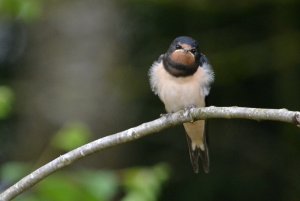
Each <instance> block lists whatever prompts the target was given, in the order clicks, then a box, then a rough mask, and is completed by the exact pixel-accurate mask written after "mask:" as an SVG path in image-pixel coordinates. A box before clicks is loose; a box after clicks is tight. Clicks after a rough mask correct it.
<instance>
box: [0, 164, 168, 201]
mask: <svg viewBox="0 0 300 201" xmlns="http://www.w3.org/2000/svg"><path fill="white" fill-rule="evenodd" d="M25 172H28V165H26V164H22V163H16V162H10V163H7V164H5V165H3V166H2V167H1V168H0V173H1V180H2V182H5V183H12V182H13V181H16V179H18V178H21V176H24V175H25ZM169 175H170V170H169V167H168V166H167V165H166V164H158V165H155V166H154V167H148V168H137V167H136V168H129V169H124V170H121V171H109V170H87V169H84V170H77V171H70V170H69V171H61V172H59V173H55V174H54V175H52V176H50V177H48V178H46V179H45V180H43V181H42V182H41V183H39V184H38V185H37V186H36V187H35V188H33V189H32V190H31V192H30V193H25V194H22V195H20V196H19V197H17V198H16V199H15V200H16V201H36V200H44V201H53V200H57V201H58V200H62V201H81V200H89V201H110V200H114V199H116V198H118V199H120V200H123V201H154V200H157V199H158V197H159V195H160V192H161V189H162V187H163V184H164V183H165V182H166V181H167V180H168V179H169Z"/></svg>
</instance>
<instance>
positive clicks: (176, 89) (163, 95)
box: [158, 78, 205, 112]
mask: <svg viewBox="0 0 300 201" xmlns="http://www.w3.org/2000/svg"><path fill="white" fill-rule="evenodd" d="M177 79H180V78H177ZM158 96H159V97H160V99H161V100H162V101H163V103H164V104H165V107H166V110H167V111H168V112H175V111H178V110H181V109H184V108H186V107H189V106H198V107H203V106H205V103H204V96H203V95H202V94H201V90H200V86H199V84H198V83H193V82H192V80H189V81H186V82H177V81H176V80H165V81H164V84H162V86H161V89H160V92H159V94H158Z"/></svg>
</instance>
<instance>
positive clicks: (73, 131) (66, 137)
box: [51, 123, 91, 151]
mask: <svg viewBox="0 0 300 201" xmlns="http://www.w3.org/2000/svg"><path fill="white" fill-rule="evenodd" d="M90 136H91V133H90V131H89V129H88V128H87V126H86V125H84V124H82V123H68V124H67V125H65V126H64V127H63V128H62V129H61V130H59V131H58V132H57V133H56V135H55V136H54V137H53V139H52V141H51V145H52V146H53V147H55V148H58V149H62V150H64V151H70V150H72V149H74V148H76V147H79V146H81V145H83V144H85V143H87V142H88V141H89V139H90Z"/></svg>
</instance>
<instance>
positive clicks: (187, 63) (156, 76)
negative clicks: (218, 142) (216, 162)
mask: <svg viewBox="0 0 300 201" xmlns="http://www.w3.org/2000/svg"><path fill="white" fill-rule="evenodd" d="M149 76H150V84H151V88H152V91H153V92H154V93H155V94H156V95H158V96H159V98H160V100H161V101H162V102H163V103H164V105H165V109H166V111H167V112H168V113H172V112H176V111H179V110H182V109H186V108H191V107H205V97H206V96H207V95H208V94H209V91H210V85H211V83H212V82H213V80H214V73H213V71H212V68H211V65H210V64H209V62H208V59H207V58H206V56H205V55H204V54H202V53H201V52H200V50H199V45H198V43H197V41H196V40H194V39H193V38H191V37H188V36H180V37H177V38H175V40H174V41H173V42H172V43H171V45H170V47H169V49H168V50H167V52H166V53H165V54H162V55H160V57H159V58H158V60H157V61H155V62H154V63H153V64H152V66H151V68H150V70H149ZM183 126H184V128H185V131H186V134H187V135H186V136H187V141H188V147H189V153H190V159H191V163H192V166H193V169H194V172H195V173H198V172H199V162H198V161H199V157H200V158H201V160H202V166H203V170H204V172H205V173H208V172H209V153H208V147H207V138H206V134H205V121H204V120H198V121H194V122H187V123H184V124H183Z"/></svg>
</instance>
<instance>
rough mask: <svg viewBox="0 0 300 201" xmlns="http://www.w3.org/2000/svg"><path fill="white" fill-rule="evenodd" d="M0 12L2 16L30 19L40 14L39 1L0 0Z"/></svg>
mask: <svg viewBox="0 0 300 201" xmlns="http://www.w3.org/2000/svg"><path fill="white" fill-rule="evenodd" d="M0 14H1V15H2V17H7V18H13V19H21V20H24V21H31V20H34V19H37V18H38V17H39V16H40V14H41V1H40V0H0ZM1 15H0V16H1Z"/></svg>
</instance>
